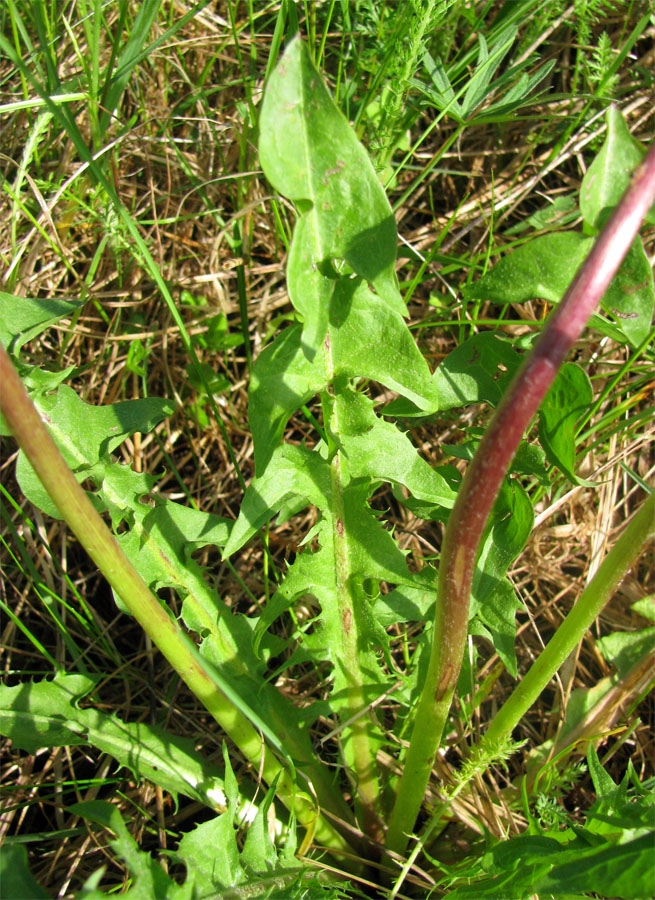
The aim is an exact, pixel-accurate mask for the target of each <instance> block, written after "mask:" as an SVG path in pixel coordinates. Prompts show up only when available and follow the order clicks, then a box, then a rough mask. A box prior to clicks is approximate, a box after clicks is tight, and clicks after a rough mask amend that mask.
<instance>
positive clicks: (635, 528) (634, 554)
mask: <svg viewBox="0 0 655 900" xmlns="http://www.w3.org/2000/svg"><path fill="white" fill-rule="evenodd" d="M654 536H655V493H652V494H650V496H649V497H648V498H647V499H646V500H645V502H644V503H642V505H641V507H640V509H639V510H638V511H637V513H636V514H635V515H634V517H633V518H632V521H631V522H630V524H629V525H628V526H627V528H626V529H625V531H624V532H623V534H622V535H621V537H620V538H619V540H618V541H617V542H616V544H615V545H614V547H612V549H611V550H610V552H609V553H608V554H607V556H606V557H605V559H604V560H603V562H602V563H601V565H600V567H599V568H598V571H597V572H596V574H595V575H594V577H593V579H592V580H591V581H590V582H589V584H588V585H587V587H586V588H585V589H584V591H583V592H582V593H581V594H580V598H579V599H578V602H577V603H576V604H575V606H574V607H573V609H572V610H571V612H570V613H569V614H568V615H567V616H566V618H565V619H564V621H563V622H562V624H561V625H560V626H559V628H558V629H557V631H556V632H555V634H554V635H553V637H552V638H551V639H550V641H549V642H548V644H546V646H545V648H544V649H543V651H542V652H541V654H540V656H539V658H538V659H537V660H536V662H534V663H533V665H532V666H531V667H530V669H529V670H528V672H527V674H526V675H525V676H524V677H523V678H522V679H521V680H520V681H519V683H518V684H517V685H516V687H515V688H514V690H513V692H512V693H511V694H510V696H509V698H508V699H507V700H506V701H505V703H504V704H503V705H502V706H501V708H500V710H499V711H498V712H497V713H496V715H495V716H494V718H493V721H492V722H491V725H490V726H489V728H488V729H487V731H486V733H485V735H484V737H483V738H482V740H481V741H480V750H481V752H483V753H484V752H486V751H487V750H488V748H490V747H492V746H494V745H496V744H499V743H500V742H501V741H504V740H505V739H506V738H507V737H508V736H509V735H510V734H511V732H512V729H513V728H515V727H516V725H518V723H519V721H520V720H521V717H522V716H523V715H524V714H525V713H526V712H527V711H528V709H529V708H530V707H531V706H532V704H533V703H535V702H536V700H537V698H538V697H539V694H540V693H541V692H542V691H543V689H544V688H545V687H546V685H547V684H548V682H549V681H550V679H551V678H552V677H553V676H554V675H555V673H556V672H557V671H558V669H559V668H560V666H562V664H563V663H564V661H565V660H566V659H567V658H568V656H569V654H570V653H571V652H572V651H573V650H574V649H575V647H576V646H577V645H578V644H579V643H580V641H581V640H582V638H583V637H584V635H585V633H586V631H587V629H588V628H589V627H590V626H591V624H592V622H593V621H594V619H595V618H596V617H597V616H598V615H599V614H600V613H601V611H602V610H603V608H604V607H605V605H606V604H607V603H608V601H609V600H610V599H611V597H612V595H613V593H614V592H615V591H616V589H617V587H618V586H619V584H620V583H621V581H622V580H623V579H624V578H625V576H626V574H627V573H628V572H629V571H630V569H631V568H632V567H633V566H634V564H635V562H636V561H637V560H638V559H639V557H640V555H641V554H642V552H643V550H644V549H645V547H646V544H647V543H648V542H649V541H650V540H651V539H652V538H653V537H654Z"/></svg>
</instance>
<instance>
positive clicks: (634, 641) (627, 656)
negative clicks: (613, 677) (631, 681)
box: [596, 625, 655, 678]
mask: <svg viewBox="0 0 655 900" xmlns="http://www.w3.org/2000/svg"><path fill="white" fill-rule="evenodd" d="M596 644H597V646H598V649H599V650H600V653H601V656H602V657H603V659H604V660H605V661H606V662H608V663H611V664H613V665H614V666H616V671H617V672H618V674H619V677H620V678H623V677H624V676H625V675H626V674H627V673H628V672H629V671H630V669H631V668H632V667H633V666H635V665H636V664H637V663H638V662H639V660H640V659H642V658H643V657H644V656H645V655H646V654H647V653H652V652H653V650H654V649H655V625H651V626H650V627H649V628H642V629H641V630H640V631H614V632H612V633H611V634H607V635H605V636H604V637H601V638H597V639H596Z"/></svg>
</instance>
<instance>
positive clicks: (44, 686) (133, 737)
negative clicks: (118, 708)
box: [0, 674, 225, 809]
mask: <svg viewBox="0 0 655 900" xmlns="http://www.w3.org/2000/svg"><path fill="white" fill-rule="evenodd" d="M94 687H95V683H94V681H93V680H92V679H91V678H88V677H87V676H85V675H61V674H58V675H56V676H55V678H54V680H53V681H47V680H43V681H37V682H25V683H23V684H21V685H16V686H15V687H3V686H0V733H1V734H3V735H4V736H5V737H8V738H10V739H11V741H12V743H13V744H14V746H15V747H20V748H21V749H23V750H25V751H27V752H28V753H36V751H37V750H38V749H40V748H42V747H63V746H93V747H97V748H98V749H99V750H102V751H103V752H104V753H109V754H110V755H111V756H113V757H114V759H116V760H117V761H118V762H119V763H120V764H121V765H122V766H126V767H127V768H128V769H130V770H131V771H132V772H134V774H135V775H136V777H137V778H145V779H147V780H149V781H152V782H153V783H155V784H159V785H160V786H161V787H163V788H164V789H165V790H167V791H170V792H171V793H172V794H173V795H176V794H177V793H178V792H179V793H182V794H185V795H186V796H187V797H191V798H192V799H194V800H199V801H200V802H201V803H203V804H205V805H206V806H210V807H213V808H214V809H219V808H221V807H222V806H224V805H225V795H224V793H223V780H222V773H221V771H220V770H219V769H217V768H216V767H215V766H214V765H212V764H211V763H208V762H206V761H205V760H203V759H202V757H201V756H199V755H198V753H197V752H196V749H195V746H194V743H193V741H192V740H190V739H186V738H181V737H176V736H175V735H171V734H168V733H167V732H165V731H164V730H163V729H161V728H158V727H157V726H155V725H148V724H147V723H145V722H122V721H121V720H120V719H119V718H118V717H117V716H115V715H109V714H107V713H104V712H101V711H99V710H97V709H94V708H92V707H86V708H84V709H81V708H80V707H79V705H78V704H79V701H80V700H81V699H82V698H83V697H84V696H85V695H86V694H88V693H89V692H90V691H91V690H93V688H94Z"/></svg>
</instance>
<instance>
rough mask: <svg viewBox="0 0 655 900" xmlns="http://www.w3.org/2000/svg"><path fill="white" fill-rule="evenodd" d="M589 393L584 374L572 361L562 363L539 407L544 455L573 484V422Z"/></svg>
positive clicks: (588, 401)
mask: <svg viewBox="0 0 655 900" xmlns="http://www.w3.org/2000/svg"><path fill="white" fill-rule="evenodd" d="M592 399H593V393H592V390H591V382H590V381H589V378H588V376H587V374H586V373H585V372H584V371H583V370H582V369H581V368H580V367H579V366H576V365H575V363H564V365H563V366H562V367H561V369H560V370H559V372H558V373H557V376H556V378H555V380H554V382H553V384H552V385H551V387H550V390H549V391H548V393H547V394H546V396H545V397H544V399H543V401H542V404H541V406H540V407H539V440H540V442H541V446H542V447H543V448H544V450H545V452H546V456H547V458H548V460H549V462H551V463H552V464H553V465H555V466H557V467H558V468H559V469H561V471H562V472H564V474H565V475H566V476H567V478H568V479H569V480H570V481H572V482H573V484H579V483H580V481H579V479H578V477H577V475H576V474H575V448H576V445H575V434H576V424H577V422H579V420H580V419H581V418H582V416H583V415H584V414H585V413H586V412H587V410H588V409H589V406H590V405H591V401H592Z"/></svg>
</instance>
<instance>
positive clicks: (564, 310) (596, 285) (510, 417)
mask: <svg viewBox="0 0 655 900" xmlns="http://www.w3.org/2000/svg"><path fill="white" fill-rule="evenodd" d="M654 200H655V145H654V146H653V147H651V149H650V151H649V152H648V153H647V155H646V157H645V159H644V160H643V161H642V163H641V164H640V165H639V166H638V168H637V171H636V172H635V175H634V178H633V181H632V183H631V185H630V186H629V187H628V189H627V191H626V192H625V194H624V195H623V198H622V199H621V202H620V203H619V205H618V206H617V207H616V209H615V211H614V213H613V214H612V216H611V218H610V219H609V221H608V222H607V224H606V225H605V227H604V228H603V230H602V232H601V234H600V235H599V237H598V239H597V240H596V242H595V244H594V246H593V248H592V250H591V252H590V253H589V255H588V256H587V258H586V259H585V261H584V262H583V264H582V265H581V267H580V269H579V270H578V273H577V274H576V276H575V278H574V279H573V281H572V283H571V285H570V287H569V289H568V290H567V292H566V294H565V295H564V297H563V299H562V301H561V302H560V304H559V305H558V307H557V308H556V309H555V311H554V312H553V313H552V315H551V317H550V319H549V320H548V323H547V324H546V326H545V328H544V331H543V333H542V335H541V337H540V338H539V340H538V341H537V343H536V344H535V347H534V349H533V351H532V353H530V354H529V356H528V358H527V359H526V361H525V363H524V364H523V365H522V366H521V368H520V370H519V371H518V373H517V374H516V376H515V377H514V379H513V381H512V383H511V385H510V386H509V388H508V390H507V391H506V393H505V395H504V397H503V399H502V401H501V403H500V405H499V406H498V408H497V409H496V412H495V414H494V416H493V418H492V420H491V422H490V424H489V427H488V428H487V429H486V431H485V434H484V437H483V439H482V441H481V442H480V446H479V447H478V451H477V453H476V454H475V457H474V458H473V460H472V462H471V464H470V466H469V467H468V470H467V472H466V475H465V477H464V481H463V482H462V486H461V488H460V490H459V492H458V495H457V501H456V503H455V507H454V509H453V511H452V513H451V516H450V521H449V523H448V527H447V529H446V534H445V537H444V545H443V548H442V553H441V565H440V573H439V575H440V577H439V593H440V597H441V598H442V604H441V610H440V616H439V618H440V620H441V621H440V622H439V623H438V626H440V628H439V631H440V634H441V653H440V659H441V662H442V666H441V673H440V676H439V678H438V683H437V689H436V694H435V699H436V700H437V701H439V700H441V699H442V698H443V697H445V696H447V695H448V693H449V692H450V691H452V690H453V688H454V685H455V683H456V681H457V677H458V675H459V668H460V664H461V658H462V650H463V644H464V640H465V638H466V632H467V625H468V607H469V596H470V592H471V583H472V579H473V572H474V568H475V560H476V554H477V549H478V545H479V543H480V540H481V538H482V533H483V530H484V526H485V524H486V521H487V519H488V517H489V514H490V512H491V509H492V506H493V504H494V502H495V500H496V497H497V495H498V492H499V490H500V486H501V483H502V480H503V478H504V477H505V474H506V472H507V470H508V468H509V466H510V463H511V461H512V459H513V457H514V454H515V453H516V450H517V448H518V446H519V443H520V441H521V438H522V437H523V435H524V433H525V431H526V429H527V427H528V425H529V424H530V420H531V419H532V417H533V416H534V415H535V413H536V412H537V410H538V408H539V404H540V403H541V401H542V400H543V398H544V396H545V395H546V393H547V391H548V389H549V388H550V386H551V384H552V382H553V380H554V378H555V376H556V374H557V372H558V370H559V367H560V366H561V364H562V363H563V361H564V360H565V358H566V356H567V354H568V353H569V351H570V350H571V347H572V346H573V344H574V343H575V341H577V340H578V338H579V337H580V335H581V334H582V331H583V329H584V327H585V325H586V324H587V321H588V319H589V316H590V315H591V314H592V312H593V311H594V310H595V309H596V307H597V305H598V304H599V302H600V299H601V297H602V296H603V294H604V293H605V291H606V290H607V288H608V287H609V284H610V282H611V280H612V278H613V277H614V275H615V274H616V272H617V270H618V268H619V266H620V265H621V262H622V261H623V258H624V256H625V255H626V253H627V252H628V249H629V248H630V245H631V244H632V241H633V240H634V238H635V237H636V235H637V232H638V231H639V226H640V224H641V222H642V220H643V218H644V216H645V215H646V213H647V212H648V209H649V207H650V206H651V204H652V203H653V201H654Z"/></svg>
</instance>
